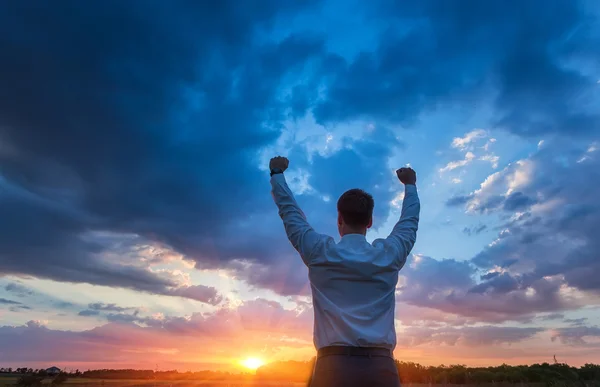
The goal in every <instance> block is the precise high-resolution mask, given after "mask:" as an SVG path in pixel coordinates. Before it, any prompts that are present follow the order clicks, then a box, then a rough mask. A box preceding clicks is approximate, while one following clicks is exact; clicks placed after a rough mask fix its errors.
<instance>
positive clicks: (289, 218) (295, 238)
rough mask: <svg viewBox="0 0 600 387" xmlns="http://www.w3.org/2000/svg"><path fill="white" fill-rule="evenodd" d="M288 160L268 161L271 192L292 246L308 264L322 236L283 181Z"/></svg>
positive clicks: (277, 158) (276, 158)
mask: <svg viewBox="0 0 600 387" xmlns="http://www.w3.org/2000/svg"><path fill="white" fill-rule="evenodd" d="M288 165H289V161H288V159H287V158H285V157H280V156H278V157H274V158H272V159H271V162H270V163H269V167H270V169H271V188H272V190H271V193H272V195H273V199H274V200H275V204H277V208H278V209H279V216H280V217H281V219H282V220H283V225H284V227H285V232H286V234H287V237H288V239H289V240H290V242H291V243H292V246H294V248H295V249H296V250H297V251H298V253H300V256H301V257H302V260H303V261H304V263H305V264H306V265H309V264H310V262H311V260H312V256H313V253H314V251H315V249H316V248H317V246H318V245H319V243H320V242H321V241H322V239H323V236H322V235H320V234H318V233H317V232H316V231H315V230H313V228H312V227H311V226H310V224H308V221H307V220H306V216H305V215H304V213H303V212H302V210H301V209H300V207H299V206H298V203H296V199H294V195H293V194H292V191H291V190H290V187H288V185H287V182H286V181H285V176H284V175H283V172H284V171H285V170H286V169H287V167H288Z"/></svg>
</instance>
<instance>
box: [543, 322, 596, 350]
mask: <svg viewBox="0 0 600 387" xmlns="http://www.w3.org/2000/svg"><path fill="white" fill-rule="evenodd" d="M598 337H600V328H599V327H586V326H579V327H569V328H558V329H555V330H553V332H552V341H555V340H560V342H561V343H563V344H567V345H575V346H587V345H590V346H597V344H592V343H589V342H587V341H586V338H587V339H589V338H598Z"/></svg>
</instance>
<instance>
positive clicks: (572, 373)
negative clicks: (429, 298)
mask: <svg viewBox="0 0 600 387" xmlns="http://www.w3.org/2000/svg"><path fill="white" fill-rule="evenodd" d="M313 364H314V359H313V360H312V361H280V362H273V363H270V364H267V365H264V366H262V367H260V368H259V369H258V370H257V371H256V374H255V375H253V374H249V373H230V372H223V371H197V372H189V371H188V372H179V371H176V370H171V371H155V370H135V369H99V370H87V371H83V372H80V371H79V370H75V371H72V372H62V373H61V374H60V375H63V376H61V378H59V379H58V380H57V382H59V383H56V384H55V385H58V384H61V383H62V382H64V380H66V378H79V377H82V378H89V379H102V380H105V379H106V380H110V379H135V380H215V381H217V380H256V379H259V380H272V381H290V382H303V381H306V380H308V379H309V377H310V375H311V373H312V368H313ZM396 365H397V367H398V373H399V374H400V380H401V382H402V383H404V384H407V383H422V384H465V385H467V384H484V383H493V384H496V383H514V384H517V383H521V384H523V383H528V384H530V383H531V384H533V383H538V384H542V385H544V384H545V385H553V384H554V385H556V383H557V382H564V383H566V385H582V386H583V385H587V386H592V385H593V386H598V387H600V365H597V364H586V365H584V366H582V367H572V366H569V365H568V364H564V363H558V362H556V363H554V364H549V363H542V364H532V365H520V366H510V365H507V364H503V365H500V366H494V367H467V366H465V365H449V366H446V365H440V366H423V365H420V364H418V363H412V362H403V361H396ZM0 373H13V374H14V373H16V374H20V375H22V376H23V377H25V376H27V377H29V376H34V377H37V378H42V379H43V378H44V377H46V374H45V373H46V371H45V370H34V369H31V368H26V367H22V368H16V369H14V370H13V369H12V368H0ZM55 378H57V377H55ZM24 380H29V379H24ZM30 381H35V380H34V379H31V380H30ZM30 385H35V383H34V384H30ZM22 386H23V387H27V386H26V385H25V384H22Z"/></svg>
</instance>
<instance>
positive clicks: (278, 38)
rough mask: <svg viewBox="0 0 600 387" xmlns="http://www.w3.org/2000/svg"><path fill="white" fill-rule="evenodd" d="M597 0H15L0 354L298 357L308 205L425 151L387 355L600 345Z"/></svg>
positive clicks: (363, 184)
mask: <svg viewBox="0 0 600 387" xmlns="http://www.w3.org/2000/svg"><path fill="white" fill-rule="evenodd" d="M599 20H600V8H599V7H598V5H597V3H595V2H593V1H575V0H556V1H552V2H546V1H542V0H530V1H526V2H523V1H517V0H514V1H512V0H511V1H505V0H489V1H485V2H483V1H478V0H445V1H441V0H423V1H419V2H395V1H387V0H382V1H371V2H363V1H358V0H344V1H341V0H328V1H292V0H290V1H279V0H257V1H244V2H242V1H226V0H222V1H219V2H212V1H195V2H193V1H183V0H182V1H173V2H165V1H158V0H131V1H127V2H122V1H117V0H107V1H102V2H100V1H96V2H81V1H76V0H73V1H68V0H65V1H61V2H49V1H21V2H15V1H13V2H2V4H0V52H2V58H3V59H2V60H1V61H0V86H1V87H0V342H1V343H2V346H0V365H1V366H3V367H9V366H12V367H20V366H30V367H33V368H37V367H49V366H51V365H56V366H59V367H63V368H67V369H77V368H78V369H93V368H145V369H155V368H158V369H162V370H165V369H179V370H182V371H186V370H201V369H222V370H239V369H240V368H239V363H240V361H242V360H244V359H246V358H248V357H257V358H260V359H262V360H263V361H266V362H272V361H277V360H309V359H310V358H311V357H312V356H314V354H315V350H314V347H313V344H312V325H313V310H312V306H311V302H310V301H311V300H310V288H309V286H308V282H307V281H308V279H307V269H306V267H304V266H303V263H302V261H301V259H300V258H299V257H298V255H297V254H296V252H295V251H294V250H293V248H292V246H291V245H290V243H289V242H288V241H287V239H286V237H285V232H284V230H283V226H282V224H281V220H280V218H279V217H278V215H277V209H276V207H275V204H274V203H273V201H272V197H271V194H270V184H269V175H268V160H269V158H270V157H273V156H276V155H283V156H287V157H288V158H289V159H290V169H289V170H288V171H287V172H286V176H287V179H288V182H289V184H290V186H291V188H292V190H293V191H294V193H295V194H296V197H297V200H298V202H299V203H300V205H301V207H302V208H303V210H304V212H305V213H306V215H307V218H308V220H309V221H310V223H311V224H312V226H313V227H314V228H315V229H316V230H317V231H319V232H322V233H328V234H330V235H332V236H334V237H338V235H337V229H336V218H337V213H336V208H335V204H336V200H337V198H338V197H339V195H341V193H343V192H344V191H345V190H347V189H350V188H355V187H360V188H363V189H365V190H367V191H368V192H370V193H372V194H373V196H374V198H375V203H376V205H375V212H374V227H373V229H371V230H370V231H369V233H368V234H367V239H368V240H373V239H375V238H379V237H385V236H387V233H389V231H391V228H392V226H393V224H394V223H395V222H396V220H397V219H398V217H399V215H400V212H399V211H400V206H401V203H402V192H403V188H402V186H401V184H400V183H399V182H398V180H397V178H396V177H395V174H394V170H395V169H397V168H400V167H402V166H406V165H410V166H411V167H413V168H414V169H415V170H416V171H417V176H418V182H417V185H418V189H419V194H420V198H421V220H420V229H419V233H418V237H417V243H416V245H415V247H414V249H413V251H412V254H411V255H410V256H409V257H408V260H407V263H406V265H405V267H404V268H403V269H402V271H401V272H400V279H399V282H398V287H397V291H396V329H397V335H398V345H397V347H396V350H395V356H396V358H397V359H399V360H403V361H415V362H419V363H421V364H427V365H438V364H467V365H473V366H476V365H497V364H501V363H507V364H525V363H527V364H530V363H536V362H552V361H553V359H552V357H553V356H554V355H556V358H557V359H558V360H559V361H561V362H567V363H569V364H572V365H576V366H578V365H583V364H585V363H586V362H595V363H600V240H599V238H598V232H597V230H598V229H599V228H600V205H599V204H598V197H600V152H599V151H598V150H599V148H600V136H599V133H600V109H599V107H600V51H599V50H598V49H597V47H598V46H599V45H600V25H599V24H598V22H599Z"/></svg>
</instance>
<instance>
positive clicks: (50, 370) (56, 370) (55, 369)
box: [46, 367, 60, 375]
mask: <svg viewBox="0 0 600 387" xmlns="http://www.w3.org/2000/svg"><path fill="white" fill-rule="evenodd" d="M46 373H47V374H48V375H58V374H60V368H58V367H50V368H48V369H46Z"/></svg>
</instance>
